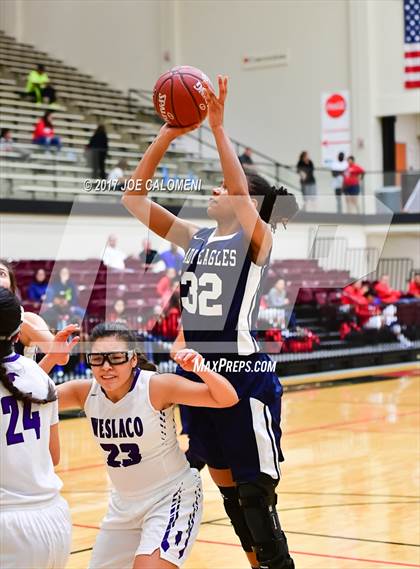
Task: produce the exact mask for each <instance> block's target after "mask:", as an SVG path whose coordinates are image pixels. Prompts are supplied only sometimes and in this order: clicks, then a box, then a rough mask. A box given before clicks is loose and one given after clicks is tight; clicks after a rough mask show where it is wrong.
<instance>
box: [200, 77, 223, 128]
mask: <svg viewBox="0 0 420 569" xmlns="http://www.w3.org/2000/svg"><path fill="white" fill-rule="evenodd" d="M217 82H218V84H219V96H217V95H216V93H214V91H213V90H212V89H211V87H210V86H209V84H208V83H206V82H205V81H203V85H204V98H205V100H206V103H207V106H208V109H209V112H208V115H207V118H208V120H209V125H210V128H211V129H215V128H218V127H219V126H223V114H224V110H225V100H226V97H227V92H228V89H227V84H228V78H227V76H226V75H218V76H217Z"/></svg>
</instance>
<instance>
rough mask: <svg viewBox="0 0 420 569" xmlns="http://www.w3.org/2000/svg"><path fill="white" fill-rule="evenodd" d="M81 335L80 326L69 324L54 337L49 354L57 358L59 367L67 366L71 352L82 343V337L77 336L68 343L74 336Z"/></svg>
mask: <svg viewBox="0 0 420 569" xmlns="http://www.w3.org/2000/svg"><path fill="white" fill-rule="evenodd" d="M77 333H80V326H79V325H78V324H69V326H66V327H65V328H63V329H62V330H60V331H59V332H57V334H56V335H55V336H54V340H53V341H52V344H51V347H50V350H49V353H50V354H53V355H54V356H55V359H56V361H57V365H66V364H67V363H68V361H69V357H70V352H71V351H72V349H73V348H74V346H75V345H76V344H78V343H79V341H80V336H75V337H74V338H73V339H72V340H70V342H69V341H68V340H69V338H70V336H72V335H73V334H77Z"/></svg>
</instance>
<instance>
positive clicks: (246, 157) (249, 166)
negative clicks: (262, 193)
mask: <svg viewBox="0 0 420 569" xmlns="http://www.w3.org/2000/svg"><path fill="white" fill-rule="evenodd" d="M238 158H239V162H240V163H241V164H242V168H243V169H244V170H251V171H252V170H255V165H254V161H253V159H252V150H251V149H250V148H249V147H248V146H247V147H246V148H245V150H244V151H243V153H242V154H241V155H240V156H238Z"/></svg>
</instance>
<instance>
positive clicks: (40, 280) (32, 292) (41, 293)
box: [28, 269, 48, 302]
mask: <svg viewBox="0 0 420 569" xmlns="http://www.w3.org/2000/svg"><path fill="white" fill-rule="evenodd" d="M47 286H48V280H47V275H46V274H45V271H44V269H38V270H37V271H36V272H35V278H34V281H33V282H32V283H31V284H30V285H29V288H28V299H29V300H32V302H42V301H43V300H44V299H45V294H46V292H47Z"/></svg>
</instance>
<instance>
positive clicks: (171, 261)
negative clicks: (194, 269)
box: [159, 243, 184, 273]
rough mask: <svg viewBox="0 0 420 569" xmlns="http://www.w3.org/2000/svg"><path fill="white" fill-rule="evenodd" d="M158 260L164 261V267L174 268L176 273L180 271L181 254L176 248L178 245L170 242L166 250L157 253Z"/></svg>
mask: <svg viewBox="0 0 420 569" xmlns="http://www.w3.org/2000/svg"><path fill="white" fill-rule="evenodd" d="M159 256H160V260H161V261H163V262H164V263H165V268H166V269H175V270H176V272H177V273H179V272H180V271H181V267H182V260H183V258H184V257H183V256H182V255H181V253H180V252H179V250H178V247H177V246H176V245H175V244H174V243H171V246H170V248H169V249H168V251H163V253H160V254H159Z"/></svg>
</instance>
